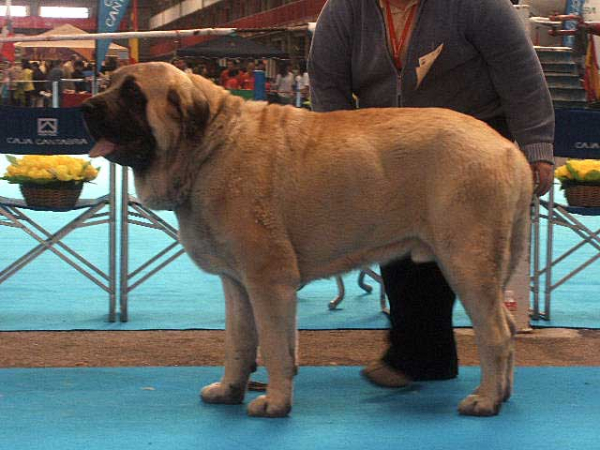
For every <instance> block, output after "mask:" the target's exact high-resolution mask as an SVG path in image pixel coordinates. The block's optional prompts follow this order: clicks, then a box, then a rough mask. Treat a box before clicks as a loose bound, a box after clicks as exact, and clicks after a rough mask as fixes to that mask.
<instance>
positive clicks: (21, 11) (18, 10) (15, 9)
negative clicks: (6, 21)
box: [0, 5, 29, 17]
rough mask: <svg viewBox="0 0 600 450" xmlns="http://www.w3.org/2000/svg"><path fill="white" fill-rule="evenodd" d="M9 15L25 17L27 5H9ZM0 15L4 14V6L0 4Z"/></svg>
mask: <svg viewBox="0 0 600 450" xmlns="http://www.w3.org/2000/svg"><path fill="white" fill-rule="evenodd" d="M10 15H11V16H12V17H27V16H28V15H29V14H28V12H27V6H14V5H13V6H11V7H10ZM0 16H6V6H4V5H3V6H0Z"/></svg>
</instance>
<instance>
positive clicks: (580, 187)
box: [565, 184, 600, 208]
mask: <svg viewBox="0 0 600 450" xmlns="http://www.w3.org/2000/svg"><path fill="white" fill-rule="evenodd" d="M565 196H566V197H567V203H568V204H569V206H584V207H587V208H595V207H600V186H596V185H585V184H577V185H572V186H568V187H567V188H565Z"/></svg>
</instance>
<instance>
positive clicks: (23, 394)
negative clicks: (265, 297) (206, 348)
mask: <svg viewBox="0 0 600 450" xmlns="http://www.w3.org/2000/svg"><path fill="white" fill-rule="evenodd" d="M358 371H359V368H358V367H335V368H325V367H301V369H300V373H299V375H298V377H296V390H295V405H294V410H293V411H292V415H291V417H290V418H287V419H278V420H267V419H255V418H249V417H247V416H246V412H245V405H234V406H223V405H205V404H203V403H202V402H201V401H200V400H199V398H198V392H199V389H200V388H201V387H202V386H204V385H205V384H207V383H210V382H212V381H215V379H218V377H219V376H220V374H221V372H222V368H220V367H180V368H124V369H117V368H102V369H2V370H0V423H2V426H1V427H0V448H1V449H2V450H5V449H6V450H9V449H19V450H33V449H35V450H46V449H47V450H51V449H52V450H54V449H61V450H71V449H73V450H81V449H83V448H85V449H87V450H97V449H98V450H99V449H114V448H123V449H128V450H138V449H145V450H147V449H149V448H150V449H151V448H154V449H177V450H185V449H211V450H216V449H233V448H243V449H257V450H262V449H278V450H286V449H328V450H333V449H344V450H352V449H361V450H363V449H366V448H374V449H378V450H385V449H394V450H398V449H435V450H442V449H452V450H456V449H476V448H485V449H486V450H496V449H497V450H506V449H527V448H539V447H540V446H541V447H542V448H544V450H566V449H597V448H600V444H599V443H598V423H600V409H599V408H598V404H599V403H600V389H598V387H599V385H600V368H578V367H575V368H518V369H517V372H516V392H515V393H514V395H513V397H512V398H511V399H510V400H509V401H508V402H507V403H505V404H504V406H503V408H502V411H501V414H500V415H499V416H497V417H492V418H474V417H462V416H459V415H458V414H457V413H456V405H457V404H458V402H459V401H460V400H461V398H462V397H463V396H464V395H466V394H467V393H468V392H469V391H470V390H471V389H472V388H473V387H474V386H475V385H476V384H477V382H478V378H479V369H478V368H473V367H466V368H465V367H463V368H461V376H460V377H459V379H457V380H451V381H444V382H434V383H419V384H417V385H415V386H414V387H413V388H412V389H409V390H398V391H391V390H385V389H380V388H376V387H373V386H371V385H369V384H368V383H366V382H365V381H363V380H362V379H361V378H360V377H359V374H358ZM255 395H256V394H255V393H253V394H251V395H249V396H248V397H249V399H252V398H253V397H254V396H255ZM247 401H248V399H247Z"/></svg>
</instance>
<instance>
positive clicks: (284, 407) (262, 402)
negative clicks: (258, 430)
mask: <svg viewBox="0 0 600 450" xmlns="http://www.w3.org/2000/svg"><path fill="white" fill-rule="evenodd" d="M291 410H292V405H291V404H290V403H289V402H283V403H281V404H278V403H276V402H273V401H272V400H271V399H269V397H268V396H266V395H261V396H260V397H257V398H256V399H255V400H253V401H252V402H251V403H250V404H249V405H248V414H249V415H250V416H254V417H271V418H276V417H286V416H287V415H288V414H289V413H290V411H291Z"/></svg>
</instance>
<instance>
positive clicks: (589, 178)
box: [554, 159, 600, 189]
mask: <svg viewBox="0 0 600 450" xmlns="http://www.w3.org/2000/svg"><path fill="white" fill-rule="evenodd" d="M554 176H555V177H556V178H557V179H558V180H559V181H560V184H561V187H562V188H563V189H565V188H567V187H569V186H574V185H596V186H600V160H596V159H569V160H567V163H566V164H565V165H563V166H560V167H558V168H557V169H556V170H555V171H554Z"/></svg>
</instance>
